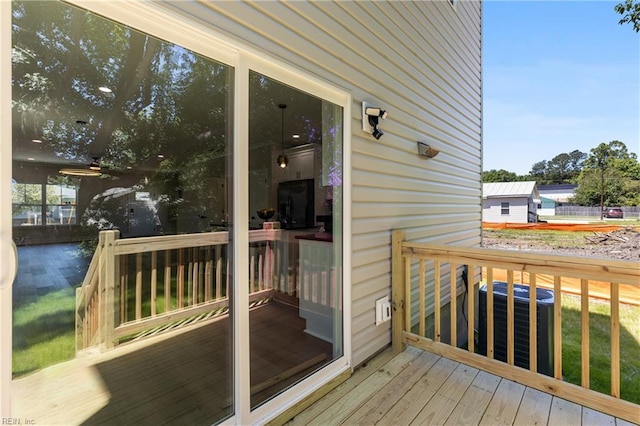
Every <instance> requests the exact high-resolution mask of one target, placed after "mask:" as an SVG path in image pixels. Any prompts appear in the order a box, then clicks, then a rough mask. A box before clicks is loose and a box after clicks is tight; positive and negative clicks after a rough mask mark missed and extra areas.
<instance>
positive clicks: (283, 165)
mask: <svg viewBox="0 0 640 426" xmlns="http://www.w3.org/2000/svg"><path fill="white" fill-rule="evenodd" d="M286 107H287V105H286V104H280V105H278V108H280V109H281V110H282V140H281V142H282V144H281V145H280V155H278V165H279V166H280V167H281V168H283V169H284V168H286V167H287V164H289V159H288V158H287V156H286V155H284V109H285V108H286Z"/></svg>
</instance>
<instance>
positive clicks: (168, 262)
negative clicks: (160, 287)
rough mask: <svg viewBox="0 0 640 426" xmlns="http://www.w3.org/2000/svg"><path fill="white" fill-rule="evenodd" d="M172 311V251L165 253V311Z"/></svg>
mask: <svg viewBox="0 0 640 426" xmlns="http://www.w3.org/2000/svg"><path fill="white" fill-rule="evenodd" d="M170 310H171V250H165V251H164V311H165V312H169V311H170Z"/></svg>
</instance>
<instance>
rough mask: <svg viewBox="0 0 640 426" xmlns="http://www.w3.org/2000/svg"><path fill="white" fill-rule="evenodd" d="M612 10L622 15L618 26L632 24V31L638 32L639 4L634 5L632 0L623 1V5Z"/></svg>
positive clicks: (639, 27)
mask: <svg viewBox="0 0 640 426" xmlns="http://www.w3.org/2000/svg"><path fill="white" fill-rule="evenodd" d="M614 10H615V11H616V12H617V13H619V14H620V15H622V19H620V21H618V24H620V25H624V24H633V30H634V31H635V32H640V3H634V0H625V2H624V3H618V4H617V5H615V7H614Z"/></svg>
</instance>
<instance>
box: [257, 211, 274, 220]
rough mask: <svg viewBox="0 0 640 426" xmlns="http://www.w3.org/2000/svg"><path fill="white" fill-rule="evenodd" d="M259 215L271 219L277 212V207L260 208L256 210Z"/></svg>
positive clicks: (261, 217)
mask: <svg viewBox="0 0 640 426" xmlns="http://www.w3.org/2000/svg"><path fill="white" fill-rule="evenodd" d="M256 213H257V214H258V217H259V218H260V219H262V220H269V219H271V218H272V217H273V215H274V214H275V213H276V211H275V209H260V210H258V211H256Z"/></svg>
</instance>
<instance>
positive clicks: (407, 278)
mask: <svg viewBox="0 0 640 426" xmlns="http://www.w3.org/2000/svg"><path fill="white" fill-rule="evenodd" d="M404 270H405V275H404V277H403V278H404V293H405V296H404V298H405V307H404V314H405V318H404V321H405V330H407V331H411V257H409V256H407V257H405V258H404Z"/></svg>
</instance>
